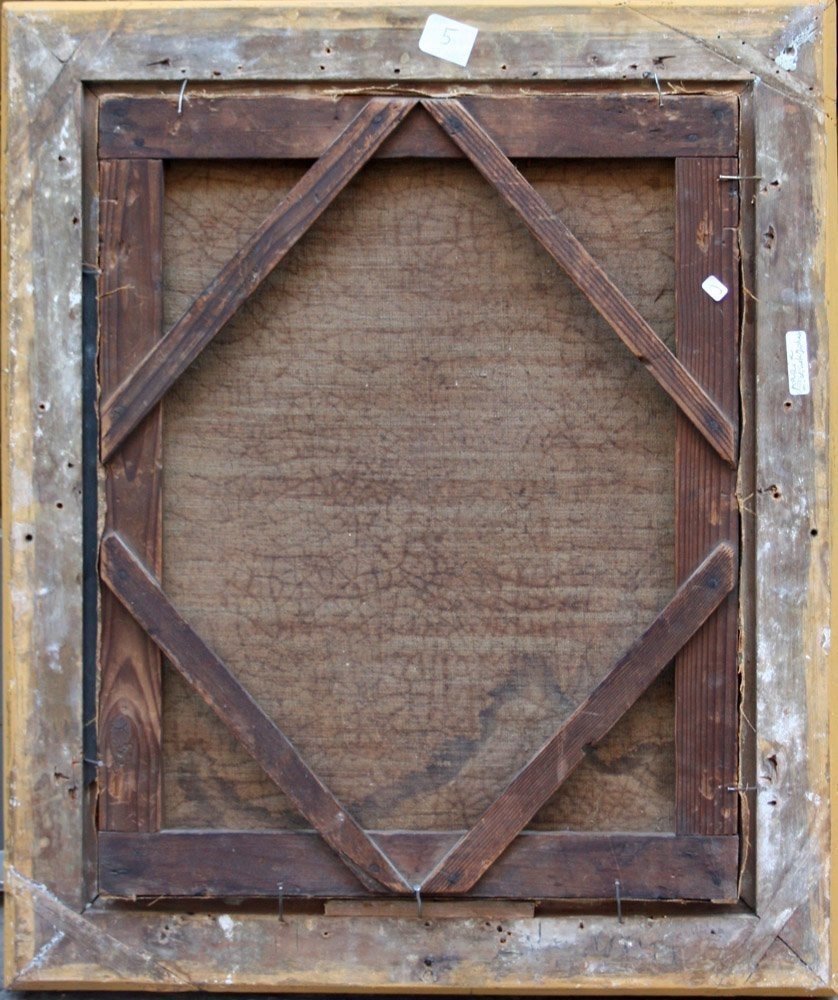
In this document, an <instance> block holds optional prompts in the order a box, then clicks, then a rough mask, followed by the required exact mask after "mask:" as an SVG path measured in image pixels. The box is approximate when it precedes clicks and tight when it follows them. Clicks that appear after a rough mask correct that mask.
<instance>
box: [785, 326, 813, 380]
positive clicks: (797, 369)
mask: <svg viewBox="0 0 838 1000" xmlns="http://www.w3.org/2000/svg"><path fill="white" fill-rule="evenodd" d="M786 360H787V362H788V366H789V393H790V394H791V395H792V396H808V395H809V348H808V346H807V344H806V331H805V330H789V332H788V333H787V334H786Z"/></svg>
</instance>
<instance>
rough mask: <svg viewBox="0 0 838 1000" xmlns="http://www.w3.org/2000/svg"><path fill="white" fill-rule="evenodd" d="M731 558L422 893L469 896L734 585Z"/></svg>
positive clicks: (681, 601) (668, 613)
mask: <svg viewBox="0 0 838 1000" xmlns="http://www.w3.org/2000/svg"><path fill="white" fill-rule="evenodd" d="M734 570H735V566H734V557H733V550H732V549H731V548H730V546H729V545H727V544H720V545H718V546H716V548H715V549H714V550H713V552H712V553H711V554H710V555H709V556H708V557H707V558H706V559H705V560H704V562H702V563H701V565H700V566H699V567H698V568H697V569H696V570H695V571H694V572H693V573H692V574H691V576H690V577H689V578H688V579H687V580H686V581H685V582H684V583H682V584H681V586H680V587H679V588H678V591H677V592H676V594H675V596H674V597H673V598H672V600H671V601H670V602H669V604H668V605H667V606H666V607H665V608H664V609H663V610H662V611H661V613H660V614H659V615H658V617H657V618H656V619H655V621H654V622H653V623H652V624H651V625H650V626H649V628H648V629H647V630H646V631H645V632H644V633H643V635H642V636H641V637H640V638H639V639H638V640H637V642H636V643H635V644H634V645H633V646H632V647H631V649H629V650H628V651H627V652H626V653H625V654H624V655H623V656H622V657H621V658H620V659H619V660H618V661H617V663H616V664H615V665H614V667H613V668H612V669H611V671H610V672H609V674H608V675H607V676H606V678H605V679H604V680H603V681H602V682H601V683H600V684H599V685H597V687H596V688H595V689H594V690H593V691H592V692H591V694H590V695H589V696H588V697H587V698H586V699H585V701H584V702H582V704H581V705H580V706H579V707H578V708H577V709H576V711H575V712H574V713H573V715H571V716H570V718H569V719H568V720H567V721H566V722H565V723H564V725H563V726H562V727H561V728H560V729H559V731H558V732H557V733H556V735H555V736H554V737H553V738H552V739H551V740H549V741H548V742H547V743H546V744H545V745H544V746H543V747H542V748H541V750H539V752H538V753H537V754H536V755H535V757H533V759H532V760H531V761H530V762H529V763H528V764H527V765H526V767H524V768H523V770H521V771H520V772H519V773H518V774H517V775H516V777H515V778H514V779H513V780H512V782H511V783H510V784H509V785H508V786H507V788H506V789H505V791H504V792H503V793H502V794H501V795H500V796H499V797H498V798H497V799H496V800H495V802H493V803H492V805H491V806H489V808H488V809H487V810H486V812H485V813H484V814H483V815H482V816H481V817H480V819H479V820H478V821H477V823H476V824H475V825H474V826H473V827H472V829H471V830H469V831H468V833H467V834H466V835H465V836H464V837H463V838H462V840H461V841H460V842H459V843H458V844H456V845H455V846H454V847H453V848H452V849H451V851H450V853H449V854H448V855H447V856H446V857H445V858H443V860H442V861H441V862H440V863H439V865H437V867H436V868H435V869H434V871H433V872H431V873H430V875H428V877H427V878H426V879H425V880H424V881H423V883H422V888H423V891H425V892H427V893H429V894H431V895H433V894H437V893H449V892H457V893H460V892H468V891H469V889H471V887H472V886H473V885H474V884H475V882H477V880H478V879H479V878H480V877H481V875H483V873H484V872H485V871H486V870H487V869H488V868H489V866H490V865H491V864H492V863H493V862H494V861H495V859H496V858H498V857H499V856H500V854H501V853H502V852H503V851H504V849H505V848H506V847H507V846H508V845H509V844H510V843H511V842H512V840H513V839H514V838H515V837H516V836H517V834H518V833H520V831H521V830H522V829H523V828H524V826H526V824H527V822H528V821H529V820H530V818H531V817H532V816H533V815H534V813H535V812H537V810H538V809H539V808H541V806H542V805H544V803H545V802H546V801H547V800H548V799H549V798H550V796H551V795H552V794H553V793H554V792H555V791H556V789H557V788H558V787H559V786H560V785H561V783H562V781H564V779H565V778H566V777H567V775H568V774H570V772H571V771H572V770H573V768H574V767H576V766H577V765H578V764H579V763H580V762H581V761H582V760H583V759H584V757H585V753H586V751H587V748H588V747H589V746H590V745H591V744H593V743H596V742H597V741H598V740H600V739H602V738H603V736H605V734H606V733H607V732H608V731H609V729H611V727H612V726H613V725H614V724H615V723H616V722H617V720H618V719H619V718H620V717H621V716H622V715H623V714H624V713H625V712H626V711H627V710H628V709H629V708H630V707H631V705H633V704H634V702H635V701H636V700H637V699H638V698H639V697H640V695H641V694H642V693H643V692H644V691H645V690H646V688H647V687H648V686H649V685H650V684H651V683H652V681H653V680H654V679H655V677H657V675H658V674H659V673H660V672H661V670H663V668H664V667H665V666H666V664H667V663H669V661H670V660H672V659H673V657H674V656H675V655H676V654H677V652H678V651H679V650H680V649H681V648H682V646H683V645H684V643H685V642H686V641H687V640H688V639H689V638H690V637H691V636H693V635H694V634H695V632H696V630H697V629H699V628H700V627H701V625H702V624H703V623H704V622H705V621H706V620H707V619H708V618H709V617H710V615H712V613H713V612H714V611H715V609H716V608H717V607H718V606H719V604H720V603H721V601H722V600H723V599H724V598H725V597H726V596H727V594H728V593H730V590H731V588H732V587H733V585H734V577H735V572H734Z"/></svg>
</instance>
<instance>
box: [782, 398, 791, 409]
mask: <svg viewBox="0 0 838 1000" xmlns="http://www.w3.org/2000/svg"><path fill="white" fill-rule="evenodd" d="M783 408H784V409H786V410H790V409H791V400H790V399H787V400H786V401H785V403H783Z"/></svg>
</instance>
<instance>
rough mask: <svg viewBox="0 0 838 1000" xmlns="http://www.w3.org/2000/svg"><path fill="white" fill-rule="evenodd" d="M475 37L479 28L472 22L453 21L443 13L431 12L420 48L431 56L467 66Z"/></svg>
mask: <svg viewBox="0 0 838 1000" xmlns="http://www.w3.org/2000/svg"><path fill="white" fill-rule="evenodd" d="M475 38H477V28H472V26H471V25H470V24H463V23H462V22H461V21H452V20H451V18H450V17H443V16H442V14H431V16H430V17H429V18H428V20H427V22H426V23H425V30H424V31H423V32H422V37H421V38H420V39H419V48H420V49H421V50H422V51H423V52H427V54H428V55H429V56H436V57H437V58H438V59H445V60H447V61H448V62H452V63H456V64H457V65H458V66H466V65H468V59H469V56H470V55H471V50H472V48H473V47H474V40H475Z"/></svg>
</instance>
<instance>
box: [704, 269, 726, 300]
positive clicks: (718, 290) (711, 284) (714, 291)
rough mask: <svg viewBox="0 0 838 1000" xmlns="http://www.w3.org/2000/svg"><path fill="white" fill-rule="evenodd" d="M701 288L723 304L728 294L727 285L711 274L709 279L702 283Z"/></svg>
mask: <svg viewBox="0 0 838 1000" xmlns="http://www.w3.org/2000/svg"><path fill="white" fill-rule="evenodd" d="M701 287H702V288H703V289H704V291H705V292H707V294H708V295H709V296H710V298H711V299H714V300H715V301H716V302H721V301H722V299H723V298H724V297H725V295H727V292H728V288H727V285H725V284H724V283H723V282H721V281H719V279H718V278H717V277H716V275H715V274H711V275H710V277H709V278H705V279H704V281H702V282H701Z"/></svg>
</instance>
